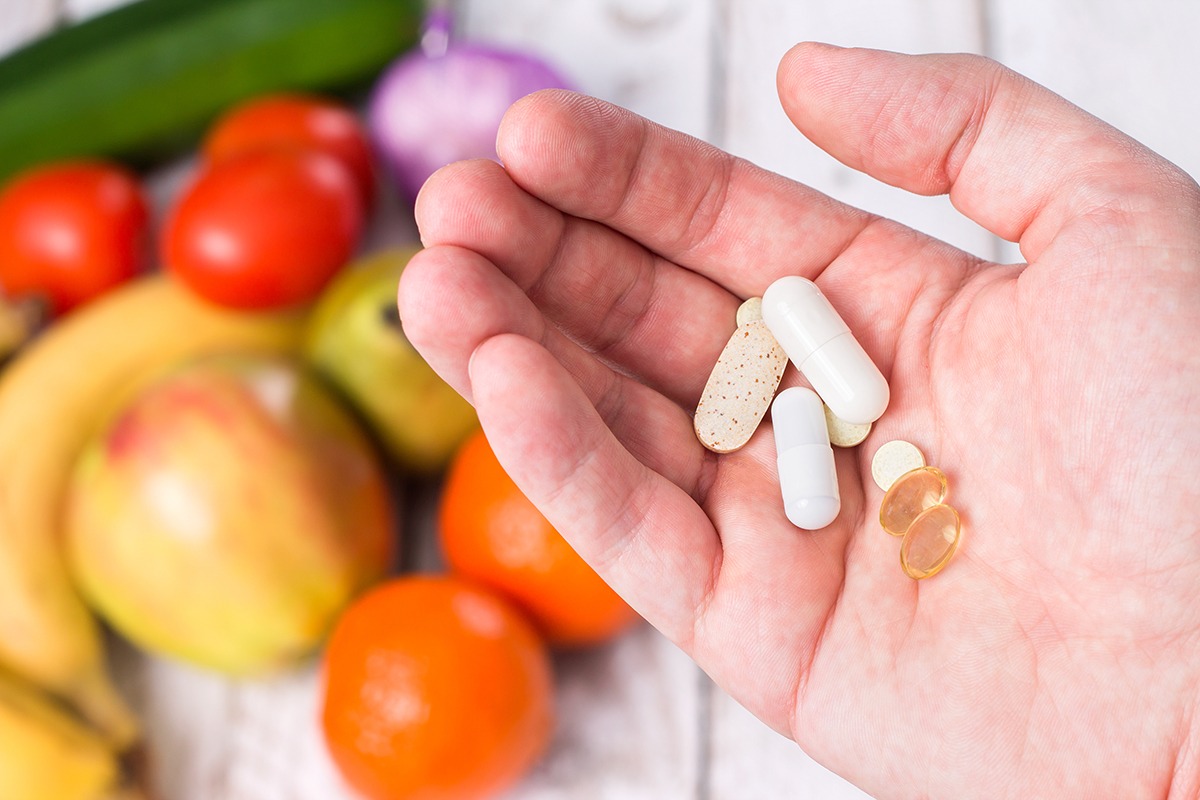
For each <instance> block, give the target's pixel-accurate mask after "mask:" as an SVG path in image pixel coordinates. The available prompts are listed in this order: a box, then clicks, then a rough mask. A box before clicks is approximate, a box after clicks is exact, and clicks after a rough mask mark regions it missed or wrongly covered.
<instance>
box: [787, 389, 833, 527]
mask: <svg viewBox="0 0 1200 800" xmlns="http://www.w3.org/2000/svg"><path fill="white" fill-rule="evenodd" d="M771 422H772V423H773V424H774V426H775V451H776V452H777V453H778V454H779V455H778V461H777V463H778V466H779V486H780V490H781V491H782V493H783V508H784V512H785V513H786V514H787V518H788V519H789V520H790V521H791V523H792V524H793V525H795V526H796V527H797V528H803V529H804V530H808V531H815V530H819V529H821V528H824V527H825V526H827V525H829V523H831V522H833V521H834V519H836V518H837V515H838V511H839V510H840V509H841V505H842V504H841V498H840V496H839V494H838V481H837V469H836V468H835V466H834V460H833V448H832V447H830V446H829V431H828V429H827V428H826V427H825V411H824V407H823V406H822V405H821V398H819V397H817V395H816V393H815V392H813V391H812V390H811V389H806V388H804V387H800V386H794V387H792V388H791V389H784V390H783V391H782V392H780V393H779V396H778V397H776V398H775V403H774V404H773V405H772V406H771Z"/></svg>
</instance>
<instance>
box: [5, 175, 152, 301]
mask: <svg viewBox="0 0 1200 800" xmlns="http://www.w3.org/2000/svg"><path fill="white" fill-rule="evenodd" d="M148 221H149V214H148V212H147V209H146V199H145V197H144V196H143V195H142V190H141V187H140V186H139V185H138V182H137V180H136V179H135V178H134V177H133V175H132V174H130V173H129V172H127V171H126V170H124V169H122V168H121V167H119V166H117V165H115V164H108V163H105V162H101V161H74V162H64V163H61V164H53V165H50V166H45V167H39V168H36V169H33V170H30V171H28V172H25V173H23V174H21V175H18V176H17V177H16V178H14V179H13V180H12V182H11V183H9V184H8V185H7V186H5V187H4V189H3V191H0V285H3V288H4V291H6V292H7V293H8V294H9V295H10V296H13V297H18V296H22V295H30V294H37V295H42V296H44V297H45V298H46V299H47V300H49V302H50V306H51V309H52V311H54V312H55V313H62V312H65V311H69V310H70V309H72V308H74V307H75V306H77V305H80V304H81V303H85V302H87V301H88V300H90V299H92V298H93V297H95V296H96V295H99V294H102V293H103V292H105V291H107V290H108V289H111V288H112V287H114V286H116V285H117V284H119V283H121V282H122V281H124V280H127V279H128V278H130V277H132V276H133V275H134V274H135V273H137V272H138V271H139V270H140V269H141V268H142V266H143V265H144V263H145V260H146V226H147V223H148Z"/></svg>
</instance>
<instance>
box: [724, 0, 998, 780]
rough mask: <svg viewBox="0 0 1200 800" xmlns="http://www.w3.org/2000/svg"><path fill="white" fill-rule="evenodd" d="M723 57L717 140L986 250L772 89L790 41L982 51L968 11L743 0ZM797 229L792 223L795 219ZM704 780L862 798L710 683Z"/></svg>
mask: <svg viewBox="0 0 1200 800" xmlns="http://www.w3.org/2000/svg"><path fill="white" fill-rule="evenodd" d="M726 5H727V7H728V14H727V16H726V19H725V25H724V30H725V31H726V34H725V53H726V55H725V61H726V64H727V68H726V73H725V75H724V82H723V90H722V95H723V97H724V102H725V109H724V113H723V114H722V115H721V119H722V120H723V125H722V128H723V135H722V136H721V137H720V138H719V144H721V145H722V146H723V147H725V149H727V150H730V151H731V152H733V153H735V154H737V155H740V156H743V157H745V158H748V159H750V160H751V161H754V162H755V163H757V164H759V165H760V166H763V167H765V168H767V169H770V170H773V171H776V172H779V173H780V174H783V175H786V176H788V177H791V178H794V179H796V180H799V181H802V182H804V183H806V184H808V185H810V186H813V187H815V188H817V189H819V190H821V191H823V192H825V193H827V194H829V195H831V196H832V197H835V198H837V199H839V200H842V201H844V202H847V203H850V204H852V205H855V206H858V207H860V208H865V209H867V210H870V211H873V212H875V213H878V214H883V215H886V216H889V217H892V218H894V219H898V220H900V221H901V222H904V223H906V224H908V225H911V226H912V227H914V228H917V229H918V230H922V231H924V232H926V233H929V234H931V235H933V236H936V237H938V238H940V239H943V240H945V241H948V242H951V243H952V244H955V245H957V246H959V247H962V248H964V249H966V250H968V251H970V252H973V253H976V254H979V255H982V256H985V257H990V256H991V255H992V253H993V252H994V251H995V249H996V245H995V237H993V236H991V234H989V233H988V232H987V231H985V230H983V229H982V228H980V227H979V226H977V225H975V224H974V223H972V222H970V221H969V220H967V219H965V218H964V217H962V216H961V215H960V214H959V213H958V212H957V211H956V210H955V209H954V208H953V207H952V206H951V205H950V202H949V200H948V199H947V198H944V197H939V198H924V197H917V196H914V195H910V194H908V193H906V192H902V191H900V190H898V189H895V188H893V187H890V186H886V185H884V184H882V183H880V182H878V181H876V180H874V179H872V178H869V177H867V176H865V175H862V174H861V173H858V172H855V171H853V170H851V169H849V168H847V167H845V166H843V165H842V164H840V163H838V162H837V161H835V160H834V159H832V158H831V157H829V156H828V155H826V154H825V153H824V152H822V151H821V150H819V149H818V148H817V147H816V146H815V145H813V144H811V143H810V142H808V140H806V139H805V138H804V137H803V136H801V135H800V134H799V133H798V132H797V131H796V130H795V128H794V127H793V126H792V124H791V122H790V121H789V120H788V119H787V117H786V115H785V114H784V113H783V110H782V108H781V107H780V105H779V100H778V97H777V94H776V89H775V73H776V67H777V65H778V62H779V59H780V58H781V57H782V56H783V54H784V53H785V52H786V51H787V50H788V49H789V48H790V47H791V46H792V45H794V44H795V43H796V42H799V41H804V40H820V41H827V42H831V43H834V44H839V45H843V46H864V47H877V48H883V49H890V50H899V51H904V52H944V51H966V52H981V51H982V49H983V35H982V33H983V28H982V24H981V16H980V14H979V9H978V7H977V6H976V5H975V4H972V3H963V2H961V0H904V1H903V2H890V3H878V2H874V0H845V1H844V2H839V3H829V2H825V1H824V0H753V1H752V2H743V3H738V4H726ZM797 224H798V225H803V224H804V223H803V220H797ZM711 714H712V734H711V736H712V739H711V755H710V762H709V763H710V768H709V772H708V776H707V782H708V786H709V796H710V797H711V798H713V800H724V799H725V798H728V800H754V799H756V798H762V799H763V800H766V799H767V798H777V797H789V798H821V800H858V798H862V797H865V795H864V794H863V793H862V792H861V791H860V790H858V789H857V788H855V787H854V786H852V785H851V784H849V783H847V782H845V781H844V780H842V779H841V778H839V777H837V776H836V775H834V774H832V773H830V772H829V771H828V770H826V769H825V768H824V767H821V766H820V765H818V764H817V763H816V762H814V761H812V760H811V759H810V758H808V756H806V755H805V754H804V753H803V752H802V751H800V749H799V748H798V747H796V745H795V744H794V743H793V742H791V741H790V740H789V739H786V738H785V737H783V736H780V735H779V734H777V733H776V732H774V731H773V730H771V729H770V728H768V727H766V726H765V725H763V724H762V723H761V722H759V721H758V720H757V719H756V718H754V717H753V716H752V715H751V714H749V712H747V711H746V710H745V709H743V708H742V707H741V706H740V705H739V704H737V703H736V702H735V701H734V700H732V699H731V698H730V697H729V696H728V695H726V694H725V693H724V692H722V691H720V690H719V689H715V690H714V694H713V698H712V712H711Z"/></svg>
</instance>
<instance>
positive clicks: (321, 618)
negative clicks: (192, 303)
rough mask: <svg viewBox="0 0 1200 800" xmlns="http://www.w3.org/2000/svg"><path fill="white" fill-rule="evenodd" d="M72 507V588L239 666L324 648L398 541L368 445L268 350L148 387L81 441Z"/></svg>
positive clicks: (302, 376) (171, 651)
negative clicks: (350, 604) (329, 634)
mask: <svg viewBox="0 0 1200 800" xmlns="http://www.w3.org/2000/svg"><path fill="white" fill-rule="evenodd" d="M66 516H67V519H66V545H67V553H68V558H69V562H70V566H71V569H72V571H73V573H74V576H75V578H76V582H77V584H78V586H79V588H80V590H81V591H82V593H83V594H84V596H85V597H86V599H87V600H88V601H89V602H90V603H91V604H92V605H93V606H94V607H95V608H96V610H97V611H98V612H99V613H100V614H101V615H102V616H103V617H104V618H105V619H106V620H108V622H109V623H110V624H111V625H112V626H113V627H114V628H115V629H116V630H117V631H119V632H120V633H122V634H123V635H124V636H126V637H127V638H129V639H130V640H131V641H133V642H134V643H135V644H137V645H139V646H140V647H142V648H143V649H145V650H148V651H151V652H154V653H159V654H162V655H166V656H169V657H172V658H176V659H179V660H182V661H185V662H189V663H192V664H195V665H198V666H202V667H206V668H209V669H213V670H218V671H221V672H225V673H229V674H233V675H254V674H260V673H264V672H270V671H273V670H276V669H279V668H282V667H285V666H287V665H290V664H292V663H294V662H296V661H297V660H298V659H301V658H303V657H304V656H305V655H307V654H308V653H310V652H311V651H313V650H314V648H316V647H317V646H318V645H319V644H320V642H321V641H322V640H323V638H324V637H325V635H326V633H327V632H328V631H329V629H330V627H331V625H332V623H333V621H334V619H335V618H336V616H337V615H338V613H339V612H340V611H341V609H342V608H343V607H344V606H345V605H347V603H348V602H349V601H350V600H351V599H352V598H353V597H354V596H356V595H357V594H358V593H359V592H360V591H361V590H362V589H364V588H365V587H366V586H367V585H369V584H371V583H373V582H374V581H376V580H378V579H379V578H381V577H382V576H383V575H384V574H385V573H386V571H387V569H388V567H389V565H390V563H391V559H392V555H393V553H394V549H395V538H396V533H395V519H394V510H393V508H392V503H391V500H390V497H389V494H388V489H387V485H386V481H385V477H384V473H383V470H382V468H381V465H380V461H379V458H378V456H377V455H376V453H375V451H374V449H373V446H372V444H371V442H370V440H369V439H368V438H367V436H366V435H365V434H364V432H363V431H362V429H361V427H360V426H359V424H358V423H357V422H356V420H355V419H354V417H353V416H352V414H351V413H350V412H349V411H347V410H346V409H345V408H344V407H343V406H342V405H341V404H340V403H339V402H338V401H337V400H336V399H335V398H334V397H333V396H332V395H331V394H330V393H329V391H328V390H327V389H325V388H324V387H323V386H322V385H321V384H320V383H319V382H318V381H317V380H316V379H315V378H313V377H312V376H311V375H310V374H308V373H306V372H305V371H304V370H303V369H302V368H301V367H300V366H299V365H298V364H296V363H293V362H292V361H290V360H288V359H285V358H282V357H272V356H223V357H220V358H215V359H213V358H209V359H204V360H201V361H198V362H194V363H192V364H189V365H186V366H184V367H182V368H180V369H178V370H176V371H174V372H172V373H170V374H168V375H167V376H166V377H164V378H163V379H161V380H160V381H159V382H158V383H156V384H154V385H152V386H151V387H150V388H149V389H148V390H146V391H145V392H144V393H143V394H141V395H140V396H139V397H138V398H137V399H135V400H134V401H133V402H132V403H131V404H130V405H129V406H128V407H127V408H125V410H124V411H122V412H120V413H119V414H117V415H116V417H115V418H114V420H113V421H112V423H111V424H110V425H109V426H108V427H107V429H106V430H103V431H101V432H99V433H98V434H97V435H96V436H95V437H94V438H93V440H92V441H91V442H89V444H88V445H87V447H86V449H85V450H84V451H83V453H82V455H81V457H80V459H79V462H78V465H77V467H76V469H75V472H74V474H73V476H72V481H71V486H70V490H69V496H68V503H67V509H66Z"/></svg>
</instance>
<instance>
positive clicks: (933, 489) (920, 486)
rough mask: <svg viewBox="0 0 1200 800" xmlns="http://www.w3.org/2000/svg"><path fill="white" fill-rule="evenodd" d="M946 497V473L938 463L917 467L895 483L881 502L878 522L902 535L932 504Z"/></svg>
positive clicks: (884, 527)
mask: <svg viewBox="0 0 1200 800" xmlns="http://www.w3.org/2000/svg"><path fill="white" fill-rule="evenodd" d="M944 499H946V476H945V475H943V474H942V471H941V470H940V469H938V468H937V467H918V468H917V469H914V470H911V471H909V472H906V473H904V474H903V475H901V476H900V477H899V478H897V479H896V481H895V482H894V483H893V484H892V486H891V488H890V489H888V490H887V493H886V494H885V495H884V496H883V502H882V503H881V504H880V506H879V524H880V525H882V526H883V529H884V530H885V531H887V532H888V533H890V534H891V535H892V536H903V535H904V534H905V533H906V532H907V531H908V529H909V527H910V526H911V525H912V524H913V520H915V519H916V518H917V517H919V516H920V515H921V514H922V513H924V511H925V510H926V509H928V508H930V507H931V506H935V505H937V504H938V503H940V502H942V500H944Z"/></svg>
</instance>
